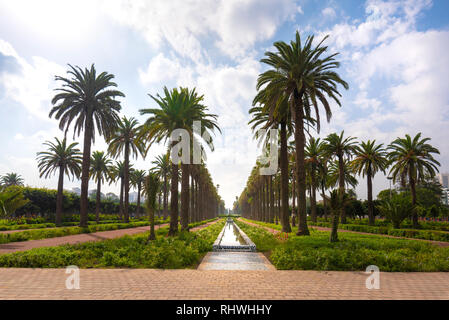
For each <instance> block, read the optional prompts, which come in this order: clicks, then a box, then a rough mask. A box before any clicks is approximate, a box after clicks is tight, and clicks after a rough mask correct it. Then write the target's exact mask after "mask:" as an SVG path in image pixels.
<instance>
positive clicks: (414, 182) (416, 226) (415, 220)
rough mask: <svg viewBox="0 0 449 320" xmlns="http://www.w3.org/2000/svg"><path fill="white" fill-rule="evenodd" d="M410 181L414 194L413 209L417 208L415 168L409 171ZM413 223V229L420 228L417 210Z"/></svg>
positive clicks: (413, 215) (413, 216)
mask: <svg viewBox="0 0 449 320" xmlns="http://www.w3.org/2000/svg"><path fill="white" fill-rule="evenodd" d="M409 177H410V178H409V179H410V192H411V194H412V205H413V207H415V206H416V181H415V179H414V178H413V168H412V167H410V171H409ZM412 221H413V228H419V223H418V213H417V212H416V210H413V212H412Z"/></svg>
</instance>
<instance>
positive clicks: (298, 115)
mask: <svg viewBox="0 0 449 320" xmlns="http://www.w3.org/2000/svg"><path fill="white" fill-rule="evenodd" d="M291 108H292V114H293V115H294V121H295V147H296V159H295V160H296V170H297V172H296V186H297V192H298V211H299V212H298V220H299V221H298V232H297V235H298V236H302V235H309V234H310V232H309V228H308V227H307V213H306V169H305V165H304V158H305V155H304V147H305V142H306V137H305V136H304V109H303V102H302V94H300V93H299V92H298V91H297V90H295V92H294V104H293V105H292V106H291Z"/></svg>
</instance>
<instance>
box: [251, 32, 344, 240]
mask: <svg viewBox="0 0 449 320" xmlns="http://www.w3.org/2000/svg"><path fill="white" fill-rule="evenodd" d="M326 38H327V37H324V38H323V40H321V41H320V42H319V43H318V44H317V45H316V46H313V40H314V37H313V36H309V37H307V40H306V42H305V43H304V46H302V43H301V37H300V35H299V32H296V39H295V41H291V43H290V45H289V44H287V43H285V42H283V41H279V42H275V43H274V47H275V48H276V50H277V52H266V53H265V55H266V58H264V59H262V60H261V62H262V63H265V64H267V65H269V66H270V67H272V68H271V69H269V70H267V71H265V72H264V73H262V74H260V75H259V78H258V80H257V90H259V89H260V88H262V87H264V86H265V90H267V91H268V92H269V94H270V96H273V97H274V96H276V95H277V96H279V97H282V96H285V97H286V98H287V99H288V102H289V104H290V109H291V114H292V118H293V122H294V124H295V145H296V168H297V177H296V182H297V183H296V185H297V191H298V209H299V213H300V215H299V218H300V219H299V225H298V235H308V234H309V230H308V228H307V220H306V192H305V190H306V173H305V164H304V158H305V155H304V147H305V134H304V118H305V116H306V112H305V107H306V104H305V103H304V102H305V101H308V100H310V102H311V105H312V106H313V108H314V110H315V119H316V121H317V122H316V125H317V131H319V129H320V117H319V111H318V104H319V103H321V104H322V105H323V107H324V109H325V112H326V116H327V120H328V121H329V120H330V117H331V115H332V113H331V108H330V105H329V101H328V100H329V99H331V100H334V101H335V102H336V103H337V104H338V105H340V101H339V96H341V95H340V93H339V92H338V90H337V85H338V84H340V85H342V86H343V87H344V88H346V89H348V84H347V83H346V82H345V81H343V80H342V79H341V78H340V76H339V75H338V74H337V73H336V72H335V71H333V70H334V69H336V68H338V67H339V62H337V61H336V60H335V56H336V55H337V54H332V55H329V56H325V57H323V56H322V55H323V54H324V53H325V52H326V51H327V46H323V42H324V40H325V39H326Z"/></svg>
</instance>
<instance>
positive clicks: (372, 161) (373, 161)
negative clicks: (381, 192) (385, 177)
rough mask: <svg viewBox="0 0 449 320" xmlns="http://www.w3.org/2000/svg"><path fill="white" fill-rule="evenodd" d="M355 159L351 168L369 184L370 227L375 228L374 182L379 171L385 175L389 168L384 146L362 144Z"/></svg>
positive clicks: (357, 148) (369, 141)
mask: <svg viewBox="0 0 449 320" xmlns="http://www.w3.org/2000/svg"><path fill="white" fill-rule="evenodd" d="M354 151H355V158H354V160H352V163H351V167H352V169H353V170H354V171H355V172H356V173H357V174H358V175H362V176H363V177H365V176H366V179H367V183H368V221H369V225H370V226H374V223H375V217H374V205H373V181H372V179H373V178H374V176H375V174H376V173H377V172H378V171H381V172H383V173H385V169H386V168H387V166H388V160H387V158H386V155H387V153H386V151H385V149H384V147H383V144H378V145H376V140H374V141H371V140H368V141H367V142H362V143H361V144H360V145H359V146H356V147H355V150H354Z"/></svg>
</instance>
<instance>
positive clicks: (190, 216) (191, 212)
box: [189, 174, 195, 222]
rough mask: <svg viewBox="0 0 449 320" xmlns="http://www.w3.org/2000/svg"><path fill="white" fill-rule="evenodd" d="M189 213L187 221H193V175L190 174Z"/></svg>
mask: <svg viewBox="0 0 449 320" xmlns="http://www.w3.org/2000/svg"><path fill="white" fill-rule="evenodd" d="M190 191H191V192H190V210H189V212H190V215H189V222H193V221H194V212H195V210H194V208H193V206H194V205H195V204H194V199H195V181H194V180H193V175H192V174H191V175H190Z"/></svg>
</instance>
